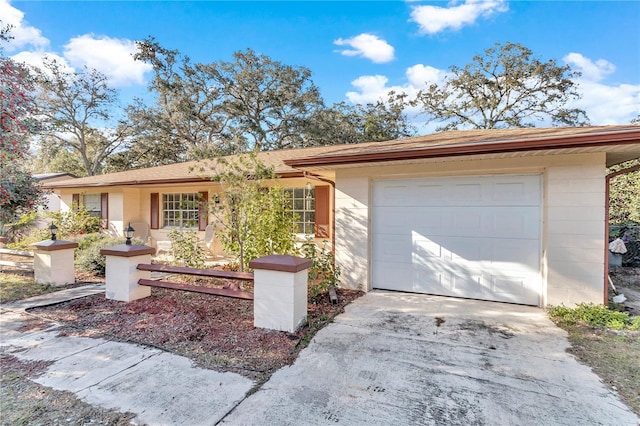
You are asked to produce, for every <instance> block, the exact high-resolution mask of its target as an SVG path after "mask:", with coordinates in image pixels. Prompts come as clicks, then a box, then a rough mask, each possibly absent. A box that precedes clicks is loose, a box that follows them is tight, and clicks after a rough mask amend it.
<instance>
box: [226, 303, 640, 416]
mask: <svg viewBox="0 0 640 426" xmlns="http://www.w3.org/2000/svg"><path fill="white" fill-rule="evenodd" d="M567 346H568V342H567V339H566V333H565V332H564V331H563V330H561V329H559V328H557V327H555V326H554V325H553V323H551V322H550V321H549V320H548V319H547V317H546V315H545V312H544V311H543V310H542V309H538V308H533V307H525V306H516V305H507V304H501V303H491V302H480V301H473V300H461V299H453V298H444V297H435V296H426V295H412V294H404V293H393V292H381V291H376V292H372V293H369V294H367V295H366V296H364V297H362V298H360V299H359V300H357V301H356V302H355V303H353V304H352V305H350V306H348V307H347V311H346V313H345V314H343V315H341V316H339V317H338V318H337V319H336V321H335V323H334V324H331V325H330V326H328V327H326V328H324V329H323V330H322V331H320V332H319V333H318V334H317V335H316V337H315V339H314V340H313V342H312V343H311V344H310V345H309V347H308V348H307V349H305V350H304V351H302V353H301V354H300V356H299V358H298V359H297V361H296V362H295V364H294V365H293V366H291V367H287V368H284V369H281V370H279V371H278V372H276V373H275V374H274V375H273V376H272V378H271V379H270V380H269V381H268V382H267V383H265V384H264V385H263V386H262V387H261V388H260V390H258V391H257V392H256V393H254V394H253V395H251V396H250V397H248V398H246V399H245V400H244V401H242V402H241V403H240V404H239V405H238V406H237V407H236V408H235V409H234V410H233V411H232V412H231V413H230V414H229V415H227V416H226V417H225V418H224V419H223V421H222V423H223V424H229V425H327V424H346V425H617V426H620V425H629V426H636V425H638V424H639V419H638V417H637V416H636V415H634V414H633V413H632V412H631V411H630V410H629V409H628V408H627V407H626V406H625V405H623V404H622V403H621V402H620V401H619V399H618V398H617V397H616V395H615V394H613V393H611V392H610V391H608V390H607V389H606V388H605V387H604V386H603V385H602V383H601V382H600V380H599V378H598V377H597V376H596V375H595V374H594V373H592V372H591V370H590V369H589V368H588V367H585V366H583V365H580V364H578V363H577V362H576V361H575V359H574V358H573V357H572V356H570V355H568V354H567V353H566V352H565V349H566V348H567Z"/></svg>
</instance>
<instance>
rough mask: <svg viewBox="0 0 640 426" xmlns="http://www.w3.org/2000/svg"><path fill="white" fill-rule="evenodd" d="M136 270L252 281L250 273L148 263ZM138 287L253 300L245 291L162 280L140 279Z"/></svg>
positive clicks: (140, 264) (251, 295)
mask: <svg viewBox="0 0 640 426" xmlns="http://www.w3.org/2000/svg"><path fill="white" fill-rule="evenodd" d="M137 269H138V270H141V271H151V272H166V273H171V274H180V275H195V276H200V277H209V278H223V279H234V280H244V281H253V273H252V272H233V271H220V270H216V269H198V268H187V267H183V266H169V265H153V264H149V263H139V264H138V266H137ZM138 284H139V285H144V286H148V287H159V288H167V289H172V290H182V291H190V292H194V293H203V294H211V295H214V296H224V297H234V298H236V299H246V300H253V293H249V292H246V291H240V290H235V289H233V288H212V287H204V286H198V285H191V284H183V283H176V282H170V281H162V280H149V279H146V278H140V279H139V280H138Z"/></svg>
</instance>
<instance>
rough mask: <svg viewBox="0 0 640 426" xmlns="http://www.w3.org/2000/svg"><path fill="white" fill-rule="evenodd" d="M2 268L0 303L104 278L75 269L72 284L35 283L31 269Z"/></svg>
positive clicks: (0, 273) (0, 275)
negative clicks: (74, 280) (74, 279)
mask: <svg viewBox="0 0 640 426" xmlns="http://www.w3.org/2000/svg"><path fill="white" fill-rule="evenodd" d="M4 268H5V270H3V271H2V272H0V303H8V302H15V301H16V300H23V299H28V298H29V297H34V296H40V295H42V294H47V293H52V292H54V291H60V290H64V289H67V288H72V287H78V286H82V285H85V284H89V283H96V282H103V281H104V278H101V277H98V276H95V275H93V274H87V273H82V272H79V271H76V282H75V283H73V284H67V285H64V286H53V285H50V284H37V283H36V282H35V279H34V278H33V272H31V271H24V270H17V269H9V268H8V267H4Z"/></svg>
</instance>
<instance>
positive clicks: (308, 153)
mask: <svg viewBox="0 0 640 426" xmlns="http://www.w3.org/2000/svg"><path fill="white" fill-rule="evenodd" d="M578 152H606V153H607V165H612V164H617V163H620V162H623V161H627V160H630V159H634V158H640V126H637V125H626V126H593V127H552V128H525V129H483V130H454V131H448V132H443V133H434V134H429V135H424V136H416V137H412V138H405V139H396V140H392V141H385V142H369V143H362V144H354V145H332V146H324V147H312V148H300V149H287V150H280V151H271V152H261V153H259V154H258V157H259V158H260V159H261V160H262V161H263V162H264V163H265V164H266V165H267V166H273V167H274V169H275V171H276V173H277V174H279V175H280V176H282V177H295V176H302V175H303V172H302V170H304V169H314V168H324V169H332V168H337V167H341V166H342V167H345V166H352V165H358V164H360V165H364V164H367V163H389V162H405V161H411V160H422V159H429V158H445V157H457V156H474V157H478V156H483V155H485V156H486V155H491V156H500V155H525V154H527V153H529V154H535V155H539V154H547V153H548V154H561V153H578ZM214 174H215V162H209V163H208V164H207V161H206V160H205V161H191V162H185V163H176V164H169V165H165V166H158V167H150V168H145V169H136V170H129V171H124V172H117V173H109V174H104V175H97V176H89V177H85V178H78V179H68V180H63V181H58V182H51V183H48V184H45V185H44V186H45V187H46V188H82V187H85V188H86V187H108V186H120V185H159V184H179V183H193V182H205V181H210V180H211V176H212V175H214Z"/></svg>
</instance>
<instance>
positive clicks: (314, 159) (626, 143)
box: [284, 126, 640, 169]
mask: <svg viewBox="0 0 640 426" xmlns="http://www.w3.org/2000/svg"><path fill="white" fill-rule="evenodd" d="M634 127H635V128H632V129H625V130H620V131H602V132H586V133H584V134H573V135H562V136H546V137H528V138H523V139H515V138H514V139H502V140H488V141H482V142H466V143H452V144H445V145H432V146H418V147H415V146H410V147H407V148H406V149H403V148H402V147H400V148H395V149H385V147H384V145H377V146H376V145H372V144H370V145H369V146H368V147H367V148H366V149H357V148H354V149H352V152H346V150H343V151H341V152H339V153H328V154H323V155H316V156H311V157H303V158H293V159H288V160H285V161H284V163H285V164H286V165H287V166H290V167H293V168H298V169H304V168H326V167H340V166H346V165H363V164H366V163H373V164H380V163H390V162H393V163H398V162H411V161H415V160H424V159H431V158H447V157H460V156H465V157H469V156H482V157H485V158H486V157H487V156H491V154H494V155H496V156H497V157H499V156H500V155H504V154H517V153H527V152H529V153H532V152H540V153H548V154H554V153H556V154H557V153H567V152H573V153H580V152H607V153H608V154H607V166H610V165H613V164H618V163H621V162H624V161H628V160H631V159H634V158H639V157H640V127H637V126H634ZM621 146H622V147H624V148H622V149H620V147H621ZM609 151H610V153H609Z"/></svg>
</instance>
